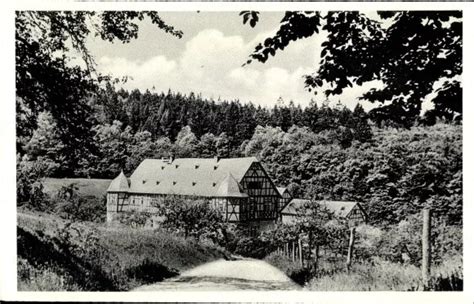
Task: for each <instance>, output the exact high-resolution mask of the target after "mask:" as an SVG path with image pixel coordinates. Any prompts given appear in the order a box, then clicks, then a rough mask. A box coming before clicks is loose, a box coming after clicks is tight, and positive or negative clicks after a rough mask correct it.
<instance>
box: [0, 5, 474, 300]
mask: <svg viewBox="0 0 474 304" xmlns="http://www.w3.org/2000/svg"><path fill="white" fill-rule="evenodd" d="M473 8H474V4H473V3H460V2H453V3H445V2H434V3H433V2H431V3H430V2H428V3H396V2H388V3H374V2H337V3H329V2H322V3H310V2H275V3H270V2H263V3H255V2H254V3H249V2H227V3H225V2H215V3H212V2H204V3H200V2H161V3H154V2H145V3H144V2H106V3H104V2H90V3H84V2H64V1H63V2H61V1H41V2H40V1H38V0H36V1H17V2H16V3H2V4H1V9H0V29H1V36H0V38H1V41H2V47H1V48H0V52H1V56H0V60H1V64H0V67H1V74H0V75H1V78H0V84H1V87H0V93H1V94H2V96H1V97H2V98H1V100H0V106H1V109H0V139H1V144H2V145H1V148H0V168H1V171H0V172H2V175H3V176H2V179H1V183H0V191H1V192H0V193H1V195H0V206H1V207H0V208H2V209H1V212H0V223H1V224H2V226H1V227H2V232H1V234H0V237H1V239H0V242H1V243H0V244H1V247H0V252H1V253H0V299H2V300H29V301H38V300H43V301H46V300H54V301H66V300H69V301H70V300H74V301H193V302H196V301H198V302H199V301H226V302H227V301H243V302H257V301H258V302H301V301H305V302H314V303H333V302H336V303H340V302H351V303H352V302H359V301H360V302H362V301H363V303H381V302H382V303H400V302H404V303H407V302H415V301H416V302H419V303H425V302H426V303H430V304H431V303H433V304H434V303H447V302H450V303H474V292H473V290H472V289H473V288H472V287H474V277H473V271H474V267H473V266H474V265H473V257H474V251H473V242H472V240H471V237H470V236H471V234H472V232H473V231H474V227H473V208H472V202H473V201H474V200H473V198H474V195H473V194H474V187H472V182H471V181H473V180H474V176H473V170H472V169H473V168H474V163H473V160H472V159H471V158H470V157H469V156H471V155H474V141H473V135H472V134H473V132H472V131H474V125H473V124H474V120H472V119H471V118H472V115H473V113H474V109H473V107H474V105H473V102H474V100H473V94H472V90H473V88H472V87H473V85H472V84H473V83H474V82H473V79H474V78H473V59H472V56H474V46H473V44H472V43H473V42H472V40H473V37H474V35H473V31H474V21H473V20H474V9H473ZM52 9H54V10H158V11H195V10H201V11H240V10H246V9H253V10H260V11H284V10H322V11H325V10H400V9H403V10H463V11H464V18H463V22H464V37H463V39H464V75H463V86H464V131H463V136H464V141H463V143H464V152H463V153H464V155H467V157H466V158H464V169H463V170H464V202H466V203H465V204H464V231H465V233H464V248H465V250H464V259H465V262H464V276H465V281H464V290H465V291H464V292H451V293H448V292H436V293H420V292H298V291H291V292H161V293H159V292H134V293H118V292H96V293H93V292H17V291H16V203H15V202H16V197H15V196H16V192H15V181H16V171H15V162H16V156H15V121H14V119H15V89H14V88H15V65H14V52H15V51H14V32H15V31H14V11H15V10H52ZM470 287H471V288H470Z"/></svg>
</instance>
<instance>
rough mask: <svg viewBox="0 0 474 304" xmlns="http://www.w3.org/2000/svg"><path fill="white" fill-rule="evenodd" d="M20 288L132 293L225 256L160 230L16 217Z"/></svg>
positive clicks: (25, 215)
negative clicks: (124, 291)
mask: <svg viewBox="0 0 474 304" xmlns="http://www.w3.org/2000/svg"><path fill="white" fill-rule="evenodd" d="M17 244H18V290H23V291H27V290H28V291H38V290H48V291H55V290H68V291H69V290H90V291H93V290H97V291H99V290H100V291H117V290H130V289H132V288H135V287H137V286H140V285H143V284H149V283H153V282H158V281H161V280H163V279H165V278H169V277H172V276H175V275H178V274H179V273H180V272H182V271H184V270H187V269H190V268H192V267H194V266H197V265H200V264H203V263H206V262H209V261H213V260H217V259H220V258H222V257H224V256H225V253H224V252H222V251H221V250H220V249H218V248H215V247H210V246H204V245H202V244H197V243H195V242H194V241H193V240H191V239H183V238H181V237H177V236H173V235H172V234H169V233H166V232H163V231H159V230H131V229H126V228H107V227H104V226H101V225H97V224H93V223H71V222H68V221H64V220H62V219H60V218H57V217H55V216H52V215H47V214H42V213H26V212H19V213H18V224H17Z"/></svg>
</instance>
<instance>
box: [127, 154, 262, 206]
mask: <svg viewBox="0 0 474 304" xmlns="http://www.w3.org/2000/svg"><path fill="white" fill-rule="evenodd" d="M254 162H258V160H257V159H256V158H255V157H243V158H224V159H217V158H178V159H175V160H172V161H170V160H167V159H145V160H144V161H143V162H142V163H141V164H140V165H139V166H138V167H137V169H136V170H135V172H133V174H132V175H131V176H130V190H129V192H130V193H141V194H177V195H195V196H204V197H218V196H219V194H222V195H229V193H231V194H232V195H234V196H236V195H238V194H237V189H239V188H238V187H236V185H235V184H234V183H233V181H232V179H233V180H235V181H236V182H237V184H238V183H240V181H241V180H242V178H243V177H244V175H245V173H246V172H247V171H248V169H249V168H250V166H251V165H252V163H254ZM229 175H231V176H232V178H231V179H230V180H227V182H225V183H227V184H222V183H223V182H224V180H226V179H228V176H229ZM239 190H240V189H239ZM226 193H227V194H226Z"/></svg>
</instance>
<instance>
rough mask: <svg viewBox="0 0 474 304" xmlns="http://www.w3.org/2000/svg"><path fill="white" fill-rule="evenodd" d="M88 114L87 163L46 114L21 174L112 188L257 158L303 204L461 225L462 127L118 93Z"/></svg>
mask: <svg viewBox="0 0 474 304" xmlns="http://www.w3.org/2000/svg"><path fill="white" fill-rule="evenodd" d="M88 106H89V108H90V117H89V118H88V119H87V122H89V123H90V124H91V126H90V133H89V134H90V138H89V139H88V144H89V146H88V147H84V153H82V154H79V155H77V154H74V155H73V154H69V151H71V150H72V149H71V148H70V147H68V146H67V142H64V141H62V136H61V131H60V129H59V128H58V127H57V124H56V123H55V121H54V119H53V117H52V115H51V114H50V113H48V112H42V113H41V114H40V115H39V118H38V126H37V128H36V129H34V130H32V131H31V132H30V133H31V136H30V137H24V138H23V139H22V140H23V141H22V142H20V143H19V144H20V147H21V149H20V150H19V151H21V152H20V153H19V154H18V157H19V161H20V166H24V170H22V171H21V172H25V174H28V175H35V174H36V175H43V176H44V175H46V176H51V177H73V176H76V177H93V178H114V177H115V176H116V175H118V173H119V172H120V171H121V170H124V172H125V173H126V174H131V173H132V172H133V170H134V169H135V168H136V167H137V166H138V164H139V163H140V162H141V161H142V160H143V159H145V158H161V157H169V156H171V155H173V156H175V157H214V156H216V155H219V156H220V157H239V156H257V157H258V158H259V159H260V160H262V161H263V163H264V164H265V166H266V167H267V169H268V170H269V172H270V174H271V176H272V178H273V179H274V180H275V181H276V182H277V184H278V185H282V186H289V187H290V189H291V191H292V193H293V194H294V195H295V196H298V197H312V198H316V199H338V200H357V201H361V202H363V203H364V204H365V205H366V206H367V210H368V211H369V215H370V216H371V218H372V219H375V221H378V220H380V221H386V222H398V221H400V220H401V219H402V218H404V217H406V216H407V215H409V214H413V213H416V212H417V211H418V210H419V209H420V208H422V207H423V206H426V205H429V206H431V207H432V208H433V209H434V210H437V211H439V212H440V213H441V214H443V215H444V217H445V218H446V219H447V220H448V222H450V223H460V222H461V218H462V216H461V215H462V173H461V172H462V128H461V126H460V125H459V124H453V123H450V124H446V123H438V124H435V125H434V126H422V125H420V126H415V127H412V128H411V129H403V128H401V129H400V128H395V127H393V126H380V127H378V126H376V125H375V124H374V123H373V122H372V121H371V120H370V117H369V116H368V115H367V113H366V112H365V111H364V109H363V108H362V107H361V106H360V105H358V106H356V107H355V109H354V110H353V111H351V110H349V109H348V108H346V107H344V106H342V105H341V104H335V105H331V104H329V103H327V102H326V103H324V102H323V103H321V104H320V105H319V104H318V103H316V102H313V103H312V104H311V105H310V106H308V107H305V108H302V107H300V106H297V105H295V104H294V103H293V102H290V103H289V104H288V105H285V104H284V103H282V102H280V103H279V104H278V105H276V106H274V107H273V108H264V107H260V106H254V105H252V104H242V103H240V102H239V101H231V102H228V101H213V100H206V99H203V98H202V97H200V96H196V95H194V94H191V95H189V96H186V95H182V94H179V93H172V92H168V93H160V94H155V93H150V92H148V91H146V92H145V93H140V92H139V91H138V90H134V91H132V92H131V93H130V92H127V91H125V90H122V89H120V90H115V89H114V88H113V87H112V86H111V85H109V86H107V88H106V89H104V90H102V91H101V94H99V95H98V97H97V98H91V99H90V100H89V102H88ZM68 136H69V137H71V136H73V134H68ZM70 140H71V139H70V138H69V141H70ZM86 148H87V149H88V150H86ZM85 152H87V153H85ZM32 164H34V165H32ZM31 166H33V167H34V168H33V169H32V168H30V167H31ZM25 178H26V177H25ZM25 195H26V194H25Z"/></svg>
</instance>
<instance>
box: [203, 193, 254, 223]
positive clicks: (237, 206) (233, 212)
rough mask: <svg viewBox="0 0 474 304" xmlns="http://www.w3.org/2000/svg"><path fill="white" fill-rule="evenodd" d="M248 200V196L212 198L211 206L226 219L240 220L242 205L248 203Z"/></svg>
mask: <svg viewBox="0 0 474 304" xmlns="http://www.w3.org/2000/svg"><path fill="white" fill-rule="evenodd" d="M246 201H247V199H246V198H232V197H229V198H214V199H212V200H211V206H212V207H213V208H214V209H216V210H218V211H219V212H220V213H221V214H222V216H223V217H224V219H225V221H227V222H239V221H240V219H241V209H242V205H244V204H246Z"/></svg>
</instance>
